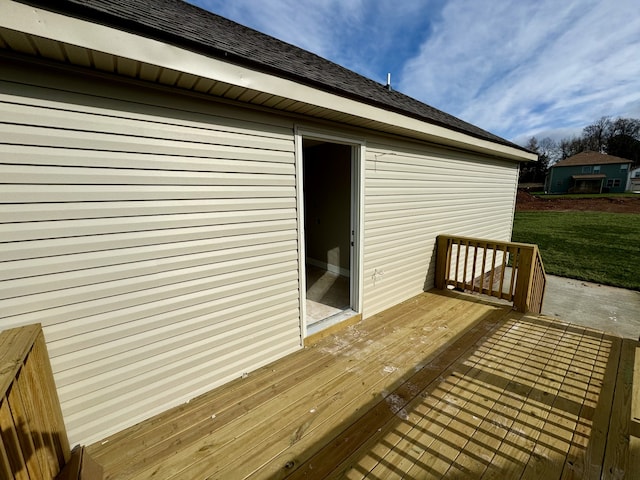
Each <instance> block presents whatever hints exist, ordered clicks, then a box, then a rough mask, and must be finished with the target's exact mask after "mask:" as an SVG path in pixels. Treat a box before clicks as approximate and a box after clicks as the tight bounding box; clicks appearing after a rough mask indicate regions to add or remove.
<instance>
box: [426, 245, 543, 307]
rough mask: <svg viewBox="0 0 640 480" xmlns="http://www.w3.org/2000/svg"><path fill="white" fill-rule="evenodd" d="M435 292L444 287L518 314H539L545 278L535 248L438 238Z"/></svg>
mask: <svg viewBox="0 0 640 480" xmlns="http://www.w3.org/2000/svg"><path fill="white" fill-rule="evenodd" d="M435 281H436V288H440V289H444V288H447V286H449V285H450V286H452V287H453V288H458V289H461V290H467V291H472V292H478V293H482V294H485V295H490V296H493V297H496V298H501V299H505V300H508V301H511V302H513V306H514V308H515V309H516V310H518V311H519V312H535V313H540V312H541V311H542V302H543V300H544V291H545V287H546V275H545V272H544V265H543V264H542V258H541V257H540V252H539V251H538V247H537V246H536V245H530V244H526V243H515V242H500V241H494V240H483V239H478V238H468V237H458V236H452V235H440V236H438V244H437V253H436V278H435Z"/></svg>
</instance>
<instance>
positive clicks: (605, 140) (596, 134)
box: [520, 117, 640, 183]
mask: <svg viewBox="0 0 640 480" xmlns="http://www.w3.org/2000/svg"><path fill="white" fill-rule="evenodd" d="M524 147H525V148H527V149H528V150H531V151H532V152H534V153H537V154H538V161H537V162H530V163H526V164H523V165H522V166H521V167H520V182H521V183H542V182H544V178H545V175H546V174H547V170H548V169H549V167H550V166H551V165H553V164H554V163H556V162H558V161H560V160H563V159H565V158H567V157H571V156H573V155H576V154H578V153H580V152H586V151H592V152H600V153H606V154H608V155H613V156H616V157H621V158H626V159H628V160H631V161H632V162H633V166H632V168H635V167H637V166H640V120H639V119H636V118H616V119H615V120H612V119H611V118H610V117H602V118H600V120H598V121H596V122H594V123H593V124H591V125H588V126H586V127H584V128H583V130H582V134H581V135H580V136H573V137H567V138H563V139H562V140H560V141H558V142H556V141H554V140H552V139H551V138H548V137H546V138H543V139H541V140H538V139H537V138H536V137H531V138H530V139H529V140H528V141H527V143H526V144H525V145H524Z"/></svg>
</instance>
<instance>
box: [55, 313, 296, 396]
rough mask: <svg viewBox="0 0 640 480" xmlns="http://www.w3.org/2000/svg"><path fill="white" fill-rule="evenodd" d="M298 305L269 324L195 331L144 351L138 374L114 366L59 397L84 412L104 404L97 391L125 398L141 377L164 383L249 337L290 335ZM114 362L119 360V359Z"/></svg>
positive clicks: (248, 323)
mask: <svg viewBox="0 0 640 480" xmlns="http://www.w3.org/2000/svg"><path fill="white" fill-rule="evenodd" d="M295 303H296V305H291V304H290V305H289V307H290V308H289V310H287V311H285V312H283V313H280V314H273V313H272V314H270V316H269V320H268V321H261V320H259V319H251V318H247V317H244V318H240V319H238V322H237V324H235V325H234V326H233V327H234V328H227V329H224V325H222V326H220V328H211V329H208V330H202V331H200V332H192V333H191V334H190V335H186V336H184V338H180V337H178V338H177V339H176V342H173V341H169V342H166V345H158V346H157V347H158V349H159V352H158V351H155V349H148V350H146V351H144V352H141V354H143V355H141V357H143V358H142V359H141V360H138V361H136V363H135V365H136V370H135V372H134V371H132V369H131V367H130V365H131V364H130V363H129V364H126V363H124V364H123V366H121V367H116V366H115V365H111V368H109V371H108V373H106V374H103V375H95V376H93V377H89V378H85V379H83V380H82V381H81V382H79V383H76V384H70V385H67V386H64V387H60V388H59V389H58V392H59V395H60V398H61V399H62V401H65V402H67V403H68V404H69V405H71V406H73V405H74V402H77V403H78V404H80V403H82V408H83V409H86V408H91V407H94V406H96V405H100V404H102V403H103V402H104V397H103V396H102V395H95V394H94V392H99V391H100V390H103V391H109V392H110V393H109V395H111V396H116V397H123V396H125V395H126V394H127V393H128V391H129V390H131V388H132V387H135V386H136V383H138V382H140V377H144V379H145V380H144V381H145V382H158V381H160V380H163V376H167V375H171V374H173V373H178V372H179V371H180V369H181V368H182V369H184V368H185V367H188V366H189V365H195V364H197V362H198V361H206V360H207V359H211V358H216V356H222V355H224V354H225V353H228V352H230V351H233V350H234V349H235V348H237V347H238V346H239V345H242V344H243V343H245V342H243V339H245V341H246V339H247V338H251V339H252V340H254V339H256V338H260V337H258V332H259V335H260V336H268V335H269V333H270V334H271V335H276V334H278V333H279V332H281V331H287V332H291V330H292V329H295V328H296V327H297V326H298V323H297V321H294V320H296V319H297V317H298V309H297V302H295ZM291 307H294V308H291ZM251 320H254V321H253V322H252V321H251ZM255 320H257V321H255ZM267 332H268V333H267ZM211 338H214V339H215V342H211V341H210V340H209V339H211ZM154 347H155V345H154ZM114 360H115V361H116V362H117V361H118V359H117V358H116V359H114Z"/></svg>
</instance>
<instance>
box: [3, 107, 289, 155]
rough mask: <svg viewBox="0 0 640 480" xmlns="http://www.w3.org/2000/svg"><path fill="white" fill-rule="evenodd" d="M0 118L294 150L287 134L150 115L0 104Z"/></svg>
mask: <svg viewBox="0 0 640 480" xmlns="http://www.w3.org/2000/svg"><path fill="white" fill-rule="evenodd" d="M0 115H3V116H6V118H10V119H11V122H12V123H14V124H19V125H31V126H34V127H55V128H59V129H64V130H67V131H82V132H102V133H109V134H114V135H126V136H130V135H133V136H137V137H147V138H157V139H163V140H169V139H173V140H180V141H190V142H203V143H215V144H222V145H237V146H243V147H251V148H260V149H265V150H284V151H290V152H291V151H293V141H292V138H291V136H290V135H288V134H287V133H284V132H283V133H280V134H278V133H271V134H265V133H264V132H262V131H260V130H258V131H257V134H254V133H247V128H246V127H245V128H231V127H230V126H229V125H225V126H224V127H219V126H218V125H216V124H214V123H200V124H197V123H195V122H192V124H191V125H185V124H181V123H180V122H172V121H167V119H164V121H158V119H156V118H153V117H151V116H149V117H147V118H146V119H142V118H140V117H139V118H133V119H132V118H127V116H125V115H105V112H102V113H87V112H77V111H74V110H73V109H69V108H64V109H63V108H49V107H44V108H43V107H42V106H41V105H40V106H33V105H28V104H24V103H13V102H11V103H9V102H2V103H0Z"/></svg>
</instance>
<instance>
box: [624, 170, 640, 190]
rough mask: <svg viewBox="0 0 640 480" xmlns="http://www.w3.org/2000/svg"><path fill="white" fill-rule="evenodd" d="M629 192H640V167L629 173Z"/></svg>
mask: <svg viewBox="0 0 640 480" xmlns="http://www.w3.org/2000/svg"><path fill="white" fill-rule="evenodd" d="M627 190H628V191H630V192H640V167H638V168H634V169H633V170H631V171H630V172H629V180H628V181H627Z"/></svg>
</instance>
